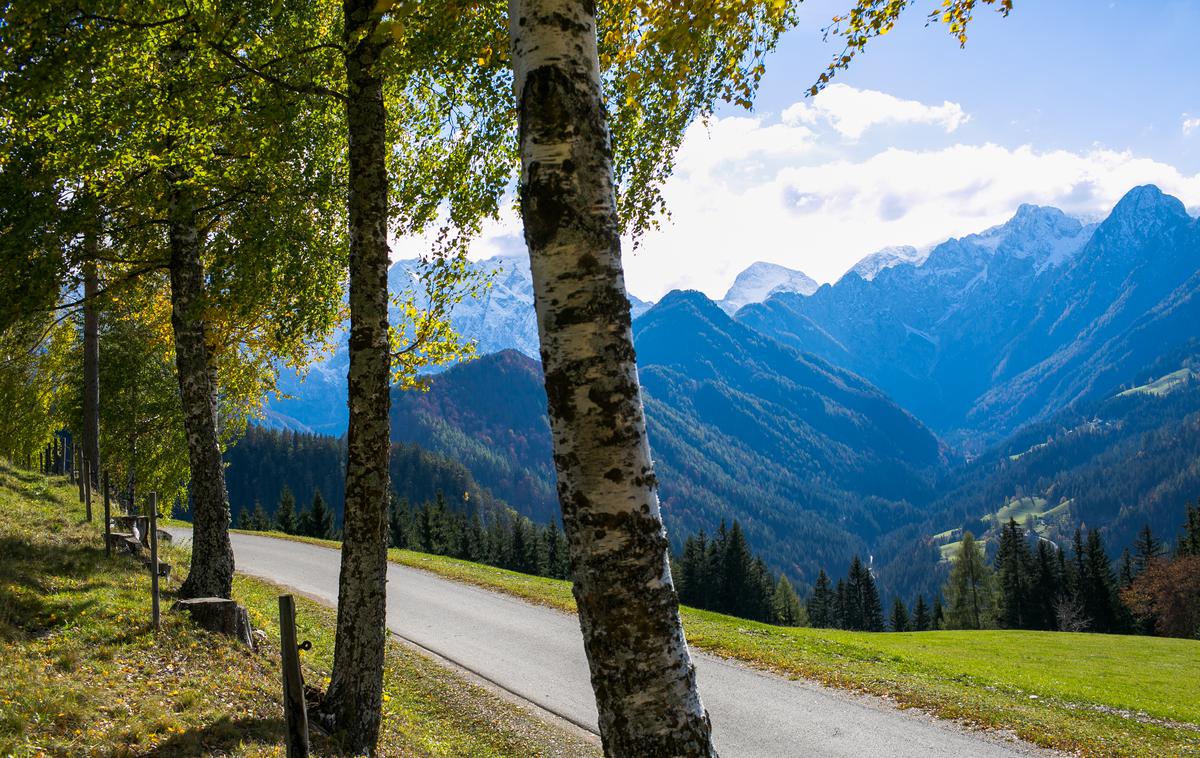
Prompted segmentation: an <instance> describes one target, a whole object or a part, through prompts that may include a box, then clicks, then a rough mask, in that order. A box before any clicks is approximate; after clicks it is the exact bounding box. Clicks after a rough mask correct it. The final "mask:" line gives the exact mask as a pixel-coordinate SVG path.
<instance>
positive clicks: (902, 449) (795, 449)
mask: <svg viewBox="0 0 1200 758" xmlns="http://www.w3.org/2000/svg"><path fill="white" fill-rule="evenodd" d="M634 334H635V340H636V344H637V348H638V354H639V374H640V376H641V377H642V381H643V389H644V397H643V399H644V402H645V404H646V412H647V417H648V423H649V432H650V442H651V446H652V449H653V451H654V455H655V462H656V464H657V469H658V477H659V480H660V482H661V485H662V486H661V497H662V502H663V507H664V511H665V515H666V519H667V524H668V527H669V532H670V533H671V534H672V535H673V538H674V539H675V540H676V547H677V548H679V547H681V546H682V542H681V541H682V538H683V535H686V534H691V533H694V532H698V531H699V530H700V529H705V530H708V531H709V532H710V533H713V532H715V530H716V529H717V527H718V525H719V524H720V522H721V520H722V519H726V520H727V521H730V522H732V521H733V520H739V521H740V522H741V524H742V527H743V528H744V530H745V532H746V535H747V538H748V539H749V541H750V544H751V545H752V546H753V548H754V549H755V550H757V551H759V552H762V553H763V554H764V556H765V557H766V558H767V559H768V560H769V561H770V562H771V564H772V565H773V566H774V567H776V568H779V569H783V570H785V571H786V573H788V574H789V575H790V576H791V577H792V579H793V580H796V581H800V582H802V583H806V582H811V581H812V580H813V579H815V577H816V571H817V569H818V568H819V567H820V566H822V565H833V564H835V563H836V564H842V563H845V562H847V561H849V560H850V557H851V556H852V555H853V554H854V553H865V551H866V545H867V543H866V540H869V539H874V538H876V537H878V536H879V535H881V534H883V533H885V532H887V531H889V530H891V529H893V528H895V527H896V526H897V525H899V524H904V523H909V522H911V521H913V520H915V519H916V518H918V515H919V514H918V512H917V511H916V510H915V509H914V508H913V507H912V506H911V505H909V504H908V501H909V500H913V501H915V500H919V499H924V498H927V497H928V496H929V494H930V493H931V492H932V489H931V487H932V481H933V478H934V474H935V473H936V472H937V471H938V470H940V468H941V467H942V466H943V465H944V461H943V455H942V450H941V448H940V446H939V444H938V442H937V440H936V438H935V437H934V436H933V435H932V434H931V433H929V431H928V430H926V429H925V428H924V427H923V426H922V425H921V424H920V422H918V421H917V420H916V419H914V418H913V417H912V416H910V415H909V414H907V413H905V412H904V411H903V410H901V409H900V408H898V407H897V406H896V405H895V404H894V403H892V402H891V401H889V400H888V399H887V398H886V397H885V396H883V395H882V394H881V393H880V392H879V391H878V390H876V389H874V388H873V387H871V386H870V385H869V384H867V383H866V382H864V381H862V380H861V379H859V378H857V377H855V376H853V375H851V374H848V373H846V372H844V371H840V370H838V369H835V368H833V367H832V366H830V365H828V364H826V363H824V362H822V361H819V360H816V359H811V358H808V357H805V356H802V355H800V354H799V353H797V352H795V351H794V350H792V349H790V348H787V347H785V346H783V345H781V344H779V343H776V342H775V341H773V340H771V339H769V338H766V337H763V336H762V335H759V334H757V333H755V332H753V331H752V330H750V329H747V328H746V327H744V326H742V325H740V324H738V323H737V322H735V321H734V320H732V319H731V318H729V317H728V316H727V315H726V314H725V313H724V312H723V311H722V310H721V309H720V308H719V307H718V306H717V305H716V304H714V303H713V302H712V301H710V300H708V299H707V298H705V297H704V296H703V295H700V294H699V293H694V292H689V293H672V294H671V295H668V296H667V297H666V298H664V299H663V300H662V301H661V302H660V303H659V304H658V305H656V306H655V307H654V308H652V309H651V310H650V311H648V312H647V313H646V314H645V315H643V316H642V317H641V318H639V319H638V320H637V321H636V322H635V323H634ZM540 385H541V375H540V368H539V366H538V364H536V363H535V362H533V361H532V360H530V359H528V358H526V357H525V356H523V355H520V354H519V353H517V352H515V351H506V352H504V353H500V354H497V355H493V356H485V357H483V358H481V359H478V360H476V361H473V362H471V363H467V364H464V365H460V366H456V367H454V368H452V369H450V370H449V371H446V372H445V373H443V374H440V375H437V376H434V377H431V378H430V381H429V390H428V392H423V393H397V394H396V395H395V397H394V409H393V425H392V434H393V438H394V439H397V440H403V441H411V442H415V443H417V444H419V445H421V446H422V447H423V448H425V449H428V450H432V451H437V452H439V453H441V454H444V455H447V456H449V457H451V458H454V459H456V460H460V461H462V462H463V463H464V464H465V465H466V466H467V468H468V469H470V470H471V471H472V473H473V474H474V476H475V477H476V479H477V480H478V481H479V483H480V484H481V485H483V486H486V487H488V488H489V489H491V490H492V492H493V493H494V494H495V495H496V496H497V497H499V498H502V499H503V500H505V501H506V502H507V503H508V504H509V505H511V506H512V507H513V508H515V509H517V510H518V511H519V512H521V513H523V514H525V515H528V516H530V517H532V518H534V519H535V520H538V521H541V522H543V523H544V522H545V521H546V520H547V519H548V517H549V516H550V515H552V514H553V513H555V512H556V507H557V503H556V500H555V490H554V478H553V475H552V474H551V471H552V469H551V465H550V463H551V459H550V439H549V426H548V424H547V422H546V420H545V395H544V392H543V390H542V389H541V386H540Z"/></svg>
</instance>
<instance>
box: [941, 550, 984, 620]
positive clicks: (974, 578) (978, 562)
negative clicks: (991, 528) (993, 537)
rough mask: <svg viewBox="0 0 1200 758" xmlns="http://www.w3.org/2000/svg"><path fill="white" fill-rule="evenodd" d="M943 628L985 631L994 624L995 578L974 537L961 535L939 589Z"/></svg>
mask: <svg viewBox="0 0 1200 758" xmlns="http://www.w3.org/2000/svg"><path fill="white" fill-rule="evenodd" d="M942 591H943V593H944V594H945V595H946V605H947V607H946V610H945V615H946V619H945V620H946V628H947V629H988V628H990V627H991V626H992V625H993V623H994V621H995V612H996V603H995V577H994V576H993V575H992V569H991V567H989V566H988V565H987V561H985V560H984V558H983V550H982V548H981V546H980V545H979V543H978V542H976V541H975V535H973V534H971V533H970V532H966V533H965V534H963V539H962V544H961V546H960V547H959V550H958V555H957V557H956V558H955V561H954V568H952V569H951V571H950V578H949V579H947V581H946V586H945V587H944V588H943V590H942Z"/></svg>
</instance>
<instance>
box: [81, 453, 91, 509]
mask: <svg viewBox="0 0 1200 758" xmlns="http://www.w3.org/2000/svg"><path fill="white" fill-rule="evenodd" d="M91 468H92V464H90V463H88V459H87V458H84V459H83V502H84V503H85V505H86V510H87V520H88V523H89V524H90V523H92V472H91Z"/></svg>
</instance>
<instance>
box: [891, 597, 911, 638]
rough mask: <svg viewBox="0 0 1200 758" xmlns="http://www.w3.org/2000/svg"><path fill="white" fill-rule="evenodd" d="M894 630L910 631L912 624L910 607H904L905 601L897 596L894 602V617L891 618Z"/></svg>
mask: <svg viewBox="0 0 1200 758" xmlns="http://www.w3.org/2000/svg"><path fill="white" fill-rule="evenodd" d="M890 622H891V627H892V631H893V632H910V631H912V625H911V624H910V623H909V618H908V608H905V607H904V601H903V600H901V599H900V598H899V597H897V598H896V599H895V600H894V601H893V602H892V617H891V619H890Z"/></svg>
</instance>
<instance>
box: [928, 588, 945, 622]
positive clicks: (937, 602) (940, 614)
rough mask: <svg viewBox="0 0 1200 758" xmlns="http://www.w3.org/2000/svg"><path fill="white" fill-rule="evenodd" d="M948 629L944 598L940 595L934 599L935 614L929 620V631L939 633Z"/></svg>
mask: <svg viewBox="0 0 1200 758" xmlns="http://www.w3.org/2000/svg"><path fill="white" fill-rule="evenodd" d="M945 628H946V613H945V611H943V610H942V598H941V596H940V595H939V596H938V597H935V598H934V599H933V614H932V615H931V616H930V618H929V629H930V630H931V631H937V630H938V629H945Z"/></svg>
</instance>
